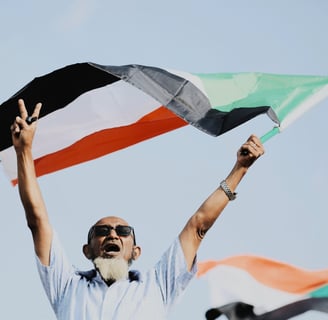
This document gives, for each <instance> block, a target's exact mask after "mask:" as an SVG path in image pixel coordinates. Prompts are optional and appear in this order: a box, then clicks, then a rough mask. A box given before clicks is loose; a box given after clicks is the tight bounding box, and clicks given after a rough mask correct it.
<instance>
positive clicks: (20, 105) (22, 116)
mask: <svg viewBox="0 0 328 320" xmlns="http://www.w3.org/2000/svg"><path fill="white" fill-rule="evenodd" d="M41 107H42V104H41V103H40V102H39V103H37V104H36V105H35V108H34V110H33V113H32V114H31V115H30V116H29V115H28V112H27V110H26V106H25V103H24V100H23V99H19V100H18V109H19V113H20V119H19V117H18V118H16V122H17V123H18V124H19V125H20V126H24V120H25V121H26V123H27V124H28V125H30V124H32V123H33V122H35V121H36V120H38V118H39V114H40V110H41ZM22 119H23V121H22Z"/></svg>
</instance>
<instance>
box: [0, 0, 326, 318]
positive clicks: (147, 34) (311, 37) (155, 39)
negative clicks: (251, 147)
mask: <svg viewBox="0 0 328 320" xmlns="http://www.w3.org/2000/svg"><path fill="white" fill-rule="evenodd" d="M327 12H328V2H327V1H326V0H312V1H309V0H307V1H306V0H289V1H286V0H267V1H260V0H258V1H255V0H253V1H252V0H249V1H244V0H225V1H223V0H203V1H194V0H179V1H176V0H166V1H151V0H138V1H133V0H130V1H126V0H120V1H110V0H89V1H88V0H75V1H71V0H65V1H64V0H57V1H44V0H42V1H41V0H38V1H37V0H30V1H18V0H10V1H9V0H2V1H1V4H0V39H1V42H2V45H1V50H0V59H1V73H0V78H1V90H0V102H3V101H5V100H6V99H7V98H9V97H10V96H11V95H12V94H14V93H15V92H16V91H17V90H19V89H20V88H21V87H22V86H24V85H25V84H26V83H27V82H29V81H30V80H32V79H33V78H34V77H36V76H39V75H43V74H45V73H48V72H51V71H53V70H54V69H57V68H59V67H62V66H65V65H68V64H71V63H75V62H83V61H92V62H96V63H100V64H109V65H122V64H129V63H139V64H146V65H153V66H158V67H165V68H173V69H178V70H184V71H190V72H243V71H259V72H270V73H283V74H316V75H327V74H328V60H327V57H328V44H327V39H326V38H327V35H326V34H327V30H328V20H327ZM327 103H328V101H324V102H323V103H321V104H320V105H318V106H317V107H316V108H314V109H312V110H311V111H309V112H308V113H307V114H305V115H304V116H303V117H302V118H301V119H299V120H298V121H297V122H296V123H294V124H293V125H292V126H290V127H289V128H287V129H286V131H285V132H283V133H282V134H280V135H278V136H276V137H274V138H272V139H271V140H269V141H268V142H267V143H266V144H265V147H266V154H265V156H264V157H262V158H261V159H260V160H259V161H258V163H257V164H256V165H255V166H254V167H253V168H252V169H251V170H250V172H249V173H248V176H247V177H246V178H245V179H244V181H243V182H242V184H241V185H240V186H239V188H238V199H237V200H236V201H235V202H233V203H231V204H230V205H229V207H228V208H227V209H226V211H225V212H224V214H223V215H222V217H221V218H220V219H219V221H218V222H217V224H216V225H215V226H214V227H213V229H212V230H211V231H210V232H209V234H208V235H207V237H206V239H205V240H204V243H203V245H202V247H201V249H200V251H199V257H198V258H199V260H205V259H220V258H223V257H226V256H230V255H234V254H242V253H251V254H257V255H263V256H266V257H269V258H274V259H278V260H281V261H284V262H287V263H291V264H294V265H297V266H299V267H303V268H308V269H323V268H328V254H327V250H326V243H327V241H328V233H327V224H328V217H327V201H326V197H327V192H326V190H327V180H328V170H327V163H328V151H327V141H326V139H327V134H326V123H325V122H326V118H327V116H328V111H327ZM272 126H273V124H272V123H271V122H270V121H269V120H268V119H267V118H266V117H259V118H257V119H255V120H253V121H251V122H250V123H248V124H246V125H243V126H241V127H239V128H237V129H236V130H234V131H232V132H229V133H226V134H225V135H223V136H221V137H219V138H213V137H210V136H207V135H206V134H204V133H202V132H200V131H198V130H197V129H195V128H191V127H188V128H183V129H180V130H177V131H174V132H171V133H168V134H165V135H163V136H160V137H158V138H155V139H152V140H149V141H147V142H144V143H141V144H138V145H135V146H133V147H130V148H128V149H125V150H123V151H120V152H117V153H114V154H111V155H108V156H106V157H103V158H101V159H98V160H96V161H93V162H89V163H86V164H83V165H80V166H77V167H74V168H70V169H67V170H63V171H61V172H58V173H55V174H52V175H48V176H45V177H42V178H41V179H40V180H39V181H40V184H41V188H42V190H43V194H44V198H45V201H46V203H47V206H48V211H49V215H50V218H51V221H52V223H53V225H54V227H55V228H56V230H57V232H58V233H59V235H60V238H61V240H62V242H63V244H64V246H65V248H66V251H67V254H68V255H69V257H70V258H71V261H72V263H73V264H75V265H76V266H78V267H80V268H81V269H89V268H91V265H90V263H89V262H88V261H87V260H86V259H85V258H84V256H83V254H82V251H81V247H82V245H83V244H84V242H85V240H86V233H87V230H88V228H89V226H90V225H91V224H92V223H93V222H95V221H96V220H97V219H98V218H99V217H102V216H104V215H111V214H114V215H120V216H122V217H125V218H126V219H127V220H128V221H130V222H131V224H132V225H134V226H135V228H136V233H137V239H138V242H139V243H140V245H141V246H142V248H143V254H142V256H141V258H140V260H139V261H138V262H137V263H136V265H135V268H139V269H141V270H146V269H147V268H148V267H150V266H152V265H153V264H154V263H155V262H156V261H157V259H158V258H159V257H160V255H161V253H162V252H163V251H164V250H165V249H166V248H167V246H168V245H169V244H170V243H171V241H172V240H173V238H174V237H175V236H176V235H177V234H178V233H179V231H180V230H181V228H182V227H183V226H184V224H185V222H186V221H187V219H188V217H189V216H190V215H191V214H192V213H194V211H195V210H196V209H197V208H198V206H199V205H200V204H201V202H202V201H203V200H204V199H205V198H206V197H207V195H208V194H209V193H210V192H212V191H213V190H214V189H215V188H216V187H217V185H218V183H219V182H220V181H221V180H222V178H224V177H225V176H226V175H227V174H228V172H229V171H230V169H231V167H232V165H233V163H234V161H235V153H236V150H237V149H238V148H239V146H240V145H241V143H242V142H243V141H244V140H245V139H246V138H247V137H248V136H249V135H250V134H251V133H255V134H257V135H259V136H260V135H262V134H263V133H265V132H266V131H267V130H269V129H270V128H271V127H272ZM8 130H9V128H8ZM0 199H1V206H0V208H1V209H0V211H1V226H2V228H1V232H0V243H1V255H2V258H1V267H0V268H1V269H0V270H1V274H2V279H1V289H0V292H1V318H2V319H21V318H24V319H35V320H44V319H47V320H51V319H55V318H54V315H53V313H52V310H51V308H50V304H49V303H48V301H47V299H46V297H45V294H44V292H43V289H42V288H41V284H40V281H39V278H38V275H37V271H36V268H35V261H34V256H33V247H32V241H31V236H30V232H29V230H28V229H27V227H26V223H25V218H24V212H23V210H22V207H21V204H20V201H19V198H18V194H17V188H13V187H12V186H11V185H10V183H9V181H8V179H7V177H6V176H5V175H4V173H3V171H2V168H1V170H0ZM208 304H209V299H208V292H207V284H206V281H205V280H204V279H200V280H194V281H193V283H192V284H191V285H190V287H189V288H188V290H187V293H186V295H185V296H184V298H183V300H182V301H181V303H180V304H179V306H177V308H176V310H175V312H174V313H173V314H172V317H171V318H170V319H171V320H178V319H179V320H180V319H195V320H197V319H204V312H205V311H206V309H207V307H208ZM297 319H298V320H301V319H303V320H321V319H327V315H323V314H320V313H308V314H305V315H303V316H300V317H298V318H297Z"/></svg>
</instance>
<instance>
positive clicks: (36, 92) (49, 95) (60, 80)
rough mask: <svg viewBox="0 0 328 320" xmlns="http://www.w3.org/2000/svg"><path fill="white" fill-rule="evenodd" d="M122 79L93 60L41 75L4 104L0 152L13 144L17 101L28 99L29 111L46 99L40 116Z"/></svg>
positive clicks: (1, 109)
mask: <svg viewBox="0 0 328 320" xmlns="http://www.w3.org/2000/svg"><path fill="white" fill-rule="evenodd" d="M118 80H120V79H119V78H117V77H116V76H114V75H112V74H110V73H108V72H104V71H103V70H101V69H99V68H95V67H94V66H92V65H91V64H89V63H77V64H73V65H69V66H66V67H64V68H62V69H58V70H55V71H53V72H51V73H49V74H46V75H44V76H41V77H37V78H35V79H34V80H32V81H31V82H30V83H28V84H27V85H26V86H25V87H24V88H23V89H21V90H20V91H18V92H17V93H16V94H14V95H13V96H12V97H11V98H10V99H8V100H7V101H5V102H4V103H2V104H1V105H0V124H1V125H0V137H1V139H0V151H2V150H4V149H7V148H8V147H10V146H11V145H12V140H11V133H10V126H11V124H12V123H13V122H14V119H15V117H16V116H17V115H18V114H19V112H18V105H17V101H18V99H19V98H22V99H24V101H25V104H26V107H27V111H28V113H29V114H31V113H32V111H33V109H34V106H35V105H36V104H37V103H38V102H42V109H41V113H40V117H43V116H45V115H47V114H49V113H51V112H54V111H56V110H58V109H62V108H65V106H66V105H67V104H69V103H70V102H72V101H74V100H75V99H76V98H77V97H79V96H80V95H82V94H83V93H85V92H87V91H90V90H93V89H97V88H100V87H103V86H106V85H108V84H111V83H114V82H116V81H118Z"/></svg>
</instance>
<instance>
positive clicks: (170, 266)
mask: <svg viewBox="0 0 328 320" xmlns="http://www.w3.org/2000/svg"><path fill="white" fill-rule="evenodd" d="M37 267H38V271H39V274H40V278H41V281H42V284H43V286H44V289H45V291H46V294H47V296H48V298H49V300H50V303H51V305H52V308H53V310H54V312H55V314H56V316H57V319H59V320H98V319H99V320H129V319H131V320H132V319H133V320H147V319H156V320H160V319H167V314H168V312H169V311H170V309H171V308H172V306H173V305H174V304H175V302H176V301H177V299H178V298H180V296H181V294H182V293H183V291H184V290H185V288H186V286H187V285H188V284H189V282H190V280H191V279H192V278H193V276H194V275H195V273H196V271H197V270H196V261H194V264H193V267H192V270H191V272H188V271H187V265H186V261H185V258H184V254H183V251H182V248H181V245H180V241H179V238H178V237H177V238H176V239H175V240H174V242H173V243H172V245H171V246H170V247H169V249H168V250H167V251H166V252H165V253H164V254H163V256H162V257H161V259H160V260H159V262H158V263H157V264H156V265H155V266H154V267H153V268H152V269H150V270H149V271H148V272H146V273H145V274H142V275H140V278H139V280H135V281H130V280H120V281H117V282H115V283H114V284H112V285H111V286H110V287H108V286H107V284H106V283H105V282H104V281H103V280H102V278H101V277H100V275H99V274H98V273H95V272H94V275H95V277H91V278H90V277H88V276H85V275H87V274H90V272H81V271H78V270H77V269H76V268H74V267H73V266H72V265H71V264H70V263H69V262H68V259H67V258H66V256H65V254H64V251H63V250H62V247H61V245H60V242H59V240H58V237H57V235H56V233H54V237H53V241H52V246H51V253H50V266H44V265H42V264H41V262H40V260H39V259H38V258H37ZM91 274H92V272H91Z"/></svg>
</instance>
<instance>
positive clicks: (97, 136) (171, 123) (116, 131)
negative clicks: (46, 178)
mask: <svg viewBox="0 0 328 320" xmlns="http://www.w3.org/2000/svg"><path fill="white" fill-rule="evenodd" d="M187 124H188V123H187V122H185V121H184V120H183V119H181V118H179V117H178V116H176V115H175V114H174V113H173V112H171V111H170V110H169V109H167V108H166V107H163V106H162V107H160V108H158V109H156V110H155V111H153V112H151V113H149V114H147V115H146V116H144V117H142V118H141V119H140V120H139V121H137V122H135V123H133V124H131V125H128V126H122V127H117V128H110V129H105V130H101V131H98V132H96V133H93V134H91V135H89V136H87V137H85V138H83V139H81V140H79V141H78V142H76V143H74V144H72V145H71V146H69V147H67V148H65V149H62V150H60V151H57V152H54V153H51V154H48V155H46V156H43V157H41V158H38V159H35V160H34V163H35V170H36V174H37V176H38V177H39V176H42V175H45V174H48V173H51V172H54V171H57V170H61V169H64V168H67V167H70V166H73V165H76V164H79V163H83V162H86V161H89V160H92V159H96V158H99V157H101V156H104V155H106V154H108V153H111V152H114V151H117V150H120V149H123V148H126V147H128V146H131V145H133V144H136V143H138V142H141V141H143V140H146V139H150V138H153V137H155V136H158V135H160V134H163V133H165V132H169V131H172V130H174V129H178V128H180V127H183V126H186V125H187ZM12 183H13V184H14V185H15V184H17V179H16V180H13V181H12Z"/></svg>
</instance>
